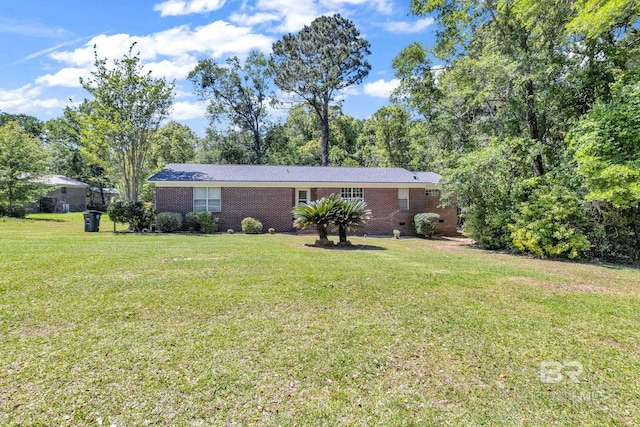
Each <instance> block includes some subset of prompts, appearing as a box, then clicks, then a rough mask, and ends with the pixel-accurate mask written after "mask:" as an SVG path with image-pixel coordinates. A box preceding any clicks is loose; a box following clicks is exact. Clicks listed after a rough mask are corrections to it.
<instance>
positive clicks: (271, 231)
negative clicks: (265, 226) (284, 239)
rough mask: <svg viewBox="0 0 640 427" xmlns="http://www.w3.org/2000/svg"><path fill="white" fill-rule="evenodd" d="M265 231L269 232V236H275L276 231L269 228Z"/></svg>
mask: <svg viewBox="0 0 640 427" xmlns="http://www.w3.org/2000/svg"><path fill="white" fill-rule="evenodd" d="M267 231H268V232H269V234H276V229H275V228H270V229H269V230H267Z"/></svg>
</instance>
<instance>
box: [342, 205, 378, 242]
mask: <svg viewBox="0 0 640 427" xmlns="http://www.w3.org/2000/svg"><path fill="white" fill-rule="evenodd" d="M369 219H371V211H370V210H369V209H367V204H366V203H365V201H364V200H344V199H339V200H338V202H337V204H336V212H335V218H334V220H333V223H334V224H335V225H336V226H337V227H338V236H339V239H340V243H341V244H343V245H347V244H349V241H348V240H347V231H349V230H355V229H356V228H358V227H359V226H360V225H362V223H364V222H366V221H368V220H369Z"/></svg>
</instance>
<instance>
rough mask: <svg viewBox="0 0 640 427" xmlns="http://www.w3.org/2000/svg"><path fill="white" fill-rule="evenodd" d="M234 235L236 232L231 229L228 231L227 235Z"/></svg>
mask: <svg viewBox="0 0 640 427" xmlns="http://www.w3.org/2000/svg"><path fill="white" fill-rule="evenodd" d="M233 233H235V231H233V229H232V228H230V229H228V230H227V234H233Z"/></svg>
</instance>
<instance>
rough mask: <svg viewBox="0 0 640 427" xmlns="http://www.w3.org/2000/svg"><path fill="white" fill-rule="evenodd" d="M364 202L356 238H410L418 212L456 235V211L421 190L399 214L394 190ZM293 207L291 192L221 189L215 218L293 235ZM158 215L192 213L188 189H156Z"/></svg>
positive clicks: (373, 193)
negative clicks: (366, 213)
mask: <svg viewBox="0 0 640 427" xmlns="http://www.w3.org/2000/svg"><path fill="white" fill-rule="evenodd" d="M331 193H334V194H340V188H326V187H324V188H323V187H320V188H312V189H311V198H312V200H316V199H319V198H322V197H325V196H328V195H330V194H331ZM364 200H365V202H367V205H368V206H369V209H371V213H372V219H371V220H369V221H368V222H367V223H366V224H365V225H364V226H363V227H362V228H361V229H359V230H358V231H357V232H356V234H365V233H367V234H384V235H390V234H392V233H393V230H394V229H398V230H400V231H401V233H402V234H403V235H413V229H412V226H411V218H412V217H413V215H415V214H417V213H421V212H435V213H437V214H439V215H440V220H441V222H440V224H439V225H438V229H437V232H438V233H440V234H444V235H455V234H456V226H457V216H456V215H457V213H456V208H455V207H450V208H444V209H443V208H438V207H437V204H438V202H439V197H431V196H426V195H425V191H424V189H421V188H411V189H410V190H409V210H402V211H401V210H399V206H398V189H397V188H365V189H364ZM294 203H295V191H294V188H254V187H224V188H222V212H219V213H215V214H214V215H215V216H217V217H218V218H219V219H220V223H219V225H220V230H223V231H224V230H227V229H229V228H231V229H233V230H236V231H239V230H240V229H241V228H240V222H241V221H242V219H243V218H245V217H248V216H250V217H253V218H256V219H258V220H260V221H261V222H262V224H263V225H264V230H265V231H266V230H267V229H269V228H274V229H275V230H276V231H280V232H282V231H294V230H295V229H294V228H293V221H292V216H291V209H292V208H293V205H294ZM156 209H157V211H158V212H180V213H187V212H190V211H191V210H193V191H192V189H191V188H189V187H158V188H157V189H156Z"/></svg>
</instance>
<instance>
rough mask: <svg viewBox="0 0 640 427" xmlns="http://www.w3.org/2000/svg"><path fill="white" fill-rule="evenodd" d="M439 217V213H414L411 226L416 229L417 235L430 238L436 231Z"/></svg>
mask: <svg viewBox="0 0 640 427" xmlns="http://www.w3.org/2000/svg"><path fill="white" fill-rule="evenodd" d="M439 219H440V215H438V214H436V213H432V212H427V213H419V214H416V215H414V217H413V220H412V221H413V228H414V229H415V230H416V234H417V235H418V236H420V237H426V238H427V239H430V238H432V237H433V234H434V233H435V232H436V227H437V226H438V220H439Z"/></svg>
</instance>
